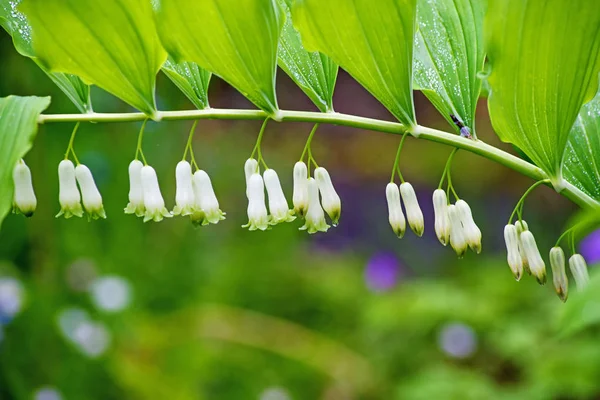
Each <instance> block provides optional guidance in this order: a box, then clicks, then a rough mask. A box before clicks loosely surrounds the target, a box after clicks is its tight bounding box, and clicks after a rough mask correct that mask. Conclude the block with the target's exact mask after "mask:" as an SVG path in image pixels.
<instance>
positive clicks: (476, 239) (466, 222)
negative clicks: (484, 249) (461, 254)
mask: <svg viewBox="0 0 600 400" xmlns="http://www.w3.org/2000/svg"><path fill="white" fill-rule="evenodd" d="M456 208H457V209H458V215H459V216H460V221H461V222H462V225H463V230H464V234H465V239H467V244H468V245H469V247H470V248H471V250H473V251H474V252H475V253H477V254H479V253H481V230H480V229H479V227H478V226H477V224H476V223H475V221H474V220H473V214H472V213H471V207H469V205H468V204H467V202H466V201H464V200H458V201H457V202H456Z"/></svg>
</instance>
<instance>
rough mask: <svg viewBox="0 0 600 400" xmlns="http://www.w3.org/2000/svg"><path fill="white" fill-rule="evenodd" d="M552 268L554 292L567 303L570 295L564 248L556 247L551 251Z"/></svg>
mask: <svg viewBox="0 0 600 400" xmlns="http://www.w3.org/2000/svg"><path fill="white" fill-rule="evenodd" d="M550 267H551V268H552V282H553V283H554V290H556V294H557V295H558V297H559V298H560V299H561V300H562V301H563V302H565V301H567V296H568V295H569V279H568V278H567V273H566V271H565V252H564V251H563V249H562V248H560V247H558V246H555V247H553V248H551V249H550Z"/></svg>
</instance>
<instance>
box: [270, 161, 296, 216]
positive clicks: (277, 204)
mask: <svg viewBox="0 0 600 400" xmlns="http://www.w3.org/2000/svg"><path fill="white" fill-rule="evenodd" d="M263 178H264V181H265V187H266V188H267V195H268V198H269V211H270V212H271V221H270V223H271V225H276V224H278V223H280V222H290V221H293V220H295V219H296V217H295V216H294V210H290V208H289V206H288V202H287V200H286V198H285V195H284V194H283V189H282V188H281V183H280V182H279V176H277V172H275V170H273V169H267V170H266V171H265V172H264V174H263Z"/></svg>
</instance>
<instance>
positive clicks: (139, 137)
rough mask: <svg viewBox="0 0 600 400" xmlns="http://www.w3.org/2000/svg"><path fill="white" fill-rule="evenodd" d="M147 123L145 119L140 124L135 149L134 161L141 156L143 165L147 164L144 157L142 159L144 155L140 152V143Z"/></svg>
mask: <svg viewBox="0 0 600 400" xmlns="http://www.w3.org/2000/svg"><path fill="white" fill-rule="evenodd" d="M147 122H148V118H146V119H145V120H144V122H143V123H142V128H141V129H140V133H138V141H137V148H136V149H135V159H136V160H137V159H138V156H140V155H141V156H142V161H143V162H144V165H148V163H147V162H146V157H144V153H143V152H142V141H143V139H144V129H146V123H147Z"/></svg>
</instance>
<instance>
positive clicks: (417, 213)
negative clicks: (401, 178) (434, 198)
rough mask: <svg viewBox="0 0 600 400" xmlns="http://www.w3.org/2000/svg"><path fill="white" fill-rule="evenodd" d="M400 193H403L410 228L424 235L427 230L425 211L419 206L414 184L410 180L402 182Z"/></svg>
mask: <svg viewBox="0 0 600 400" xmlns="http://www.w3.org/2000/svg"><path fill="white" fill-rule="evenodd" d="M400 193H401V194H402V201H403V202H404V208H405V210H406V219H407V220H408V225H409V226H410V229H412V231H413V232H414V233H415V234H416V235H417V236H423V231H424V230H425V222H424V221H423V212H422V211H421V207H419V201H418V200H417V194H416V193H415V189H413V187H412V185H411V184H410V183H408V182H404V183H401V184H400Z"/></svg>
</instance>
